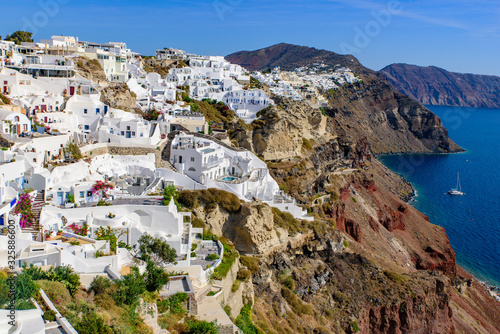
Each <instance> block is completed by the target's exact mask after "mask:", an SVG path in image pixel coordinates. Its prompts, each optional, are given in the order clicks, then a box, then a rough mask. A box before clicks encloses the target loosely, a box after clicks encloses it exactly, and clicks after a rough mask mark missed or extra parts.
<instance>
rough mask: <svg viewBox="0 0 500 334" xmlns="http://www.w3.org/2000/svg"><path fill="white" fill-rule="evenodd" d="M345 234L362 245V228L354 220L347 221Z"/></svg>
mask: <svg viewBox="0 0 500 334" xmlns="http://www.w3.org/2000/svg"><path fill="white" fill-rule="evenodd" d="M344 232H345V233H347V234H349V235H350V236H351V237H352V238H353V239H354V240H356V242H359V243H361V226H359V224H358V223H357V222H355V221H354V220H351V219H348V220H346V222H345V231H344Z"/></svg>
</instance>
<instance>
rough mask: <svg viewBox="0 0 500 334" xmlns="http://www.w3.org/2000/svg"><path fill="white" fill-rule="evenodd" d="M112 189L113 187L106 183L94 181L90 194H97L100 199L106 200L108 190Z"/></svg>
mask: <svg viewBox="0 0 500 334" xmlns="http://www.w3.org/2000/svg"><path fill="white" fill-rule="evenodd" d="M110 189H113V186H112V185H111V184H109V183H107V182H103V181H96V182H95V184H94V185H93V186H92V194H98V195H99V196H101V197H102V198H108V194H107V192H108V190H110Z"/></svg>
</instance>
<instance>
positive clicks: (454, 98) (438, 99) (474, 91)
mask: <svg viewBox="0 0 500 334" xmlns="http://www.w3.org/2000/svg"><path fill="white" fill-rule="evenodd" d="M380 72H381V73H383V74H384V75H386V76H387V77H388V78H389V80H390V81H391V83H392V84H393V85H394V87H396V88H397V89H398V90H399V91H400V92H401V93H403V94H405V95H408V96H410V97H412V98H414V99H415V100H417V101H419V102H421V103H424V104H431V105H445V106H462V107H483V108H500V77H498V76H493V75H477V74H464V73H454V72H448V71H446V70H444V69H442V68H439V67H435V66H429V67H422V66H416V65H408V64H392V65H389V66H387V67H385V68H383V69H382V70H380Z"/></svg>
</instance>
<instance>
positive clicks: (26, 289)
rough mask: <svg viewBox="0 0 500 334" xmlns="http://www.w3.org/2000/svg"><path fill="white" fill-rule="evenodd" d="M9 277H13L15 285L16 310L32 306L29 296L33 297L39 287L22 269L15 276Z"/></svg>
mask: <svg viewBox="0 0 500 334" xmlns="http://www.w3.org/2000/svg"><path fill="white" fill-rule="evenodd" d="M9 279H15V286H16V303H15V305H16V310H27V309H31V308H33V305H31V302H30V301H29V300H30V298H32V297H35V295H36V294H37V292H38V290H40V287H39V286H38V284H36V282H35V281H33V279H32V278H31V276H30V275H28V274H26V273H25V272H24V271H23V272H21V273H20V274H18V275H17V276H15V278H14V276H11V277H10V278H9Z"/></svg>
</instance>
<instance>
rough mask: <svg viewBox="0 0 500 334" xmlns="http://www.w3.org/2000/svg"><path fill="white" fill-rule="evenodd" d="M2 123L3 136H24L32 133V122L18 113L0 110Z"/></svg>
mask: <svg viewBox="0 0 500 334" xmlns="http://www.w3.org/2000/svg"><path fill="white" fill-rule="evenodd" d="M0 121H1V122H2V123H1V132H2V134H12V135H18V136H19V135H22V134H25V133H30V132H31V122H30V120H29V119H28V117H26V115H23V114H21V113H18V112H14V111H10V110H4V109H0Z"/></svg>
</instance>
